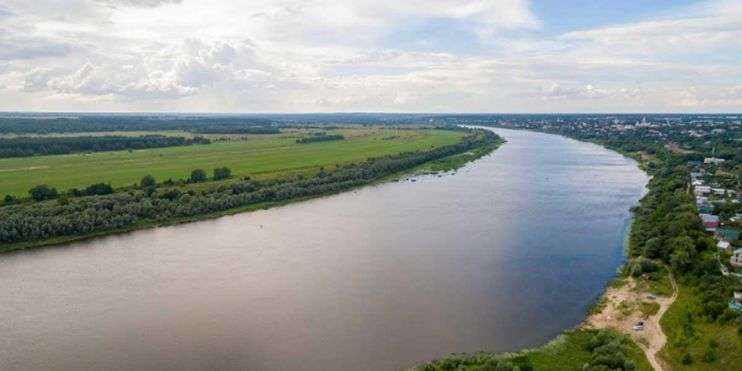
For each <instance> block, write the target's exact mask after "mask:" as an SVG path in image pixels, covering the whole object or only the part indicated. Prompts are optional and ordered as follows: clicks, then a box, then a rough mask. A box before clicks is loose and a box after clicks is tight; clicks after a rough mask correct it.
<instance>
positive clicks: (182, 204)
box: [0, 130, 498, 244]
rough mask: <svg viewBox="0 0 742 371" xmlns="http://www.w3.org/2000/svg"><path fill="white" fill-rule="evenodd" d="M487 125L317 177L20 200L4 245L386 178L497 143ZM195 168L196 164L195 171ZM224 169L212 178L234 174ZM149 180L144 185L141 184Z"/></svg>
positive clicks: (7, 216) (198, 176)
mask: <svg viewBox="0 0 742 371" xmlns="http://www.w3.org/2000/svg"><path fill="white" fill-rule="evenodd" d="M497 140H498V137H497V136H496V135H495V134H494V133H492V132H490V131H482V130H477V131H472V133H471V134H469V135H467V136H466V137H465V138H464V139H463V140H462V141H461V142H459V143H456V144H452V145H448V146H443V147H438V148H434V149H431V150H428V151H415V152H405V153H400V154H397V155H390V156H383V157H376V158H369V159H367V160H366V161H363V162H360V163H352V164H347V165H342V166H339V167H336V168H335V169H334V170H332V171H327V170H325V169H321V171H320V172H319V173H318V174H316V176H311V177H305V176H302V175H298V176H293V177H287V178H277V179H272V180H265V181H257V180H252V179H250V178H243V179H241V180H239V181H236V182H232V183H229V184H225V183H216V184H215V185H214V186H212V187H205V188H204V189H200V188H199V190H194V189H182V188H179V187H168V186H162V187H159V186H158V187H152V184H155V185H156V182H154V178H151V179H150V178H147V180H146V181H145V179H143V180H142V182H141V184H140V185H145V186H146V185H147V184H148V185H150V187H146V188H144V187H139V189H128V190H126V191H123V192H114V193H112V194H107V195H96V196H86V197H76V198H69V199H67V200H65V202H63V203H61V202H56V203H55V202H40V203H21V204H12V205H7V206H4V207H0V243H2V244H11V243H18V242H38V241H43V240H47V239H51V238H57V237H64V236H82V235H88V234H92V233H101V232H105V231H115V230H122V229H130V228H135V227H136V226H138V225H144V224H156V223H158V222H167V221H172V220H178V219H184V218H192V217H196V216H200V215H208V214H214V213H218V212H221V211H225V210H229V209H234V208H238V207H244V206H248V205H252V204H256V203H263V202H281V201H286V200H291V199H296V198H303V197H312V196H318V195H324V194H331V193H336V192H340V191H344V190H348V189H350V188H353V187H357V186H360V185H364V184H368V183H370V182H372V181H374V180H376V179H379V178H382V177H384V176H387V175H390V174H394V173H397V172H401V171H404V170H408V169H411V168H413V167H415V166H418V165H421V164H423V163H425V162H428V161H432V160H435V159H440V158H443V157H447V156H450V155H454V154H459V153H463V152H467V151H469V150H472V149H474V148H478V147H480V146H484V145H488V144H492V143H495V142H496V141H497ZM197 170H198V169H197ZM228 170H229V169H226V168H220V169H219V171H215V172H214V177H217V176H230V175H231V172H230V171H228ZM202 172H203V170H201V171H196V170H194V172H192V174H191V181H203V180H204V179H203V175H204V174H202ZM144 183H146V184H144Z"/></svg>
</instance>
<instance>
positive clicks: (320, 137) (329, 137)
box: [296, 134, 345, 144]
mask: <svg viewBox="0 0 742 371" xmlns="http://www.w3.org/2000/svg"><path fill="white" fill-rule="evenodd" d="M344 139H345V137H344V136H343V135H341V134H316V135H312V136H309V137H304V138H299V139H297V140H296V143H299V144H309V143H318V142H330V141H333V140H344Z"/></svg>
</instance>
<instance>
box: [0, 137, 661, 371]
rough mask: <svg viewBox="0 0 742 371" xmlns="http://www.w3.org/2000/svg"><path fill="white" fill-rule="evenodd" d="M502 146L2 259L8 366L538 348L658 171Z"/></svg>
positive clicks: (410, 360)
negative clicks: (332, 192)
mask: <svg viewBox="0 0 742 371" xmlns="http://www.w3.org/2000/svg"><path fill="white" fill-rule="evenodd" d="M497 132H499V133H500V134H502V135H503V136H505V137H506V138H507V139H508V141H509V142H508V143H507V144H506V145H504V146H502V147H501V148H500V149H499V150H497V151H496V152H494V153H493V154H492V155H490V156H487V157H485V158H483V159H481V160H479V161H477V162H475V163H473V164H470V165H469V166H467V167H466V168H464V169H462V170H460V171H459V172H458V174H457V175H453V176H444V177H440V178H439V177H436V176H427V177H422V178H419V179H418V181H417V182H414V183H412V182H402V183H389V184H384V185H380V186H375V187H368V188H364V189H360V190H357V191H354V192H348V193H344V194H340V195H336V196H331V197H326V198H322V199H316V200H312V201H308V202H303V203H299V204H294V205H288V206H285V207H281V208H276V209H271V210H266V211H258V212H254V213H247V214H240V215H235V216H229V217H224V218H220V219H216V220H210V221H203V222H197V223H191V224H186V225H180V226H174V227H167V228H158V229H152V230H145V231H139V232H134V233H129V234H124V235H119V236H112V237H107V238H101V239H96V240H92V241H88V242H81V243H74V244H71V245H69V246H67V247H63V248H52V249H42V250H36V251H28V252H20V253H15V254H8V255H3V256H0V282H2V285H0V297H2V301H0V332H2V334H3V336H2V337H0V363H2V365H1V366H2V367H0V368H2V369H3V370H130V369H136V370H167V369H177V370H206V369H209V370H213V369H219V370H349V369H353V370H395V369H402V368H405V367H409V366H412V365H414V364H415V363H417V362H419V361H423V360H428V359H431V358H436V357H438V356H441V355H444V354H447V353H451V352H460V351H468V352H471V351H477V350H492V351H507V350H514V349H518V348H521V347H525V346H535V345H539V344H541V343H544V342H545V341H547V340H549V339H550V338H552V337H553V336H555V335H556V334H558V333H559V332H560V331H562V330H564V329H565V328H568V327H571V326H574V325H576V324H578V323H579V321H580V320H581V318H582V315H583V313H584V307H585V305H586V304H588V303H589V302H590V301H591V300H592V299H594V298H595V297H596V296H597V295H599V294H600V292H601V290H602V287H603V286H604V283H605V282H606V281H607V280H608V279H609V278H610V276H611V275H612V274H613V273H614V272H615V269H616V267H617V266H618V265H619V264H620V262H621V259H622V257H621V243H622V238H623V233H624V231H625V228H626V226H627V225H628V218H629V213H628V209H629V207H630V206H631V205H633V204H634V203H635V202H636V201H637V200H638V198H639V197H640V196H641V195H642V193H643V188H644V185H645V183H646V182H647V177H646V176H645V175H644V174H643V173H642V172H640V171H639V170H638V169H637V167H636V165H635V163H634V162H633V161H631V160H628V159H625V158H623V157H621V156H620V155H618V154H615V153H613V152H609V151H607V150H605V149H602V148H600V147H598V146H595V145H592V144H586V143H580V142H577V141H573V140H570V139H565V138H561V137H556V136H549V135H544V134H538V133H531V132H517V131H508V130H500V129H498V130H497Z"/></svg>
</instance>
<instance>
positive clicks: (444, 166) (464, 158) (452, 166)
mask: <svg viewBox="0 0 742 371" xmlns="http://www.w3.org/2000/svg"><path fill="white" fill-rule="evenodd" d="M503 143H505V140H504V139H502V138H500V139H499V140H498V141H497V142H496V143H493V144H491V145H488V146H484V147H480V148H475V149H473V150H471V151H468V152H466V153H462V154H459V155H456V156H450V157H446V158H443V159H440V160H436V161H432V162H430V163H429V164H425V165H423V166H421V168H420V169H418V170H420V171H431V172H445V171H451V170H456V169H458V168H460V167H462V166H464V165H465V164H466V163H468V162H471V161H474V160H476V159H478V158H480V157H483V156H486V155H487V154H489V153H491V152H492V151H494V150H495V149H497V147H499V146H500V145H502V144H503Z"/></svg>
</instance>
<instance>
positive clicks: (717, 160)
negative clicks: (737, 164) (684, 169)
mask: <svg viewBox="0 0 742 371" xmlns="http://www.w3.org/2000/svg"><path fill="white" fill-rule="evenodd" d="M724 161H726V160H724V159H723V158H716V157H706V158H704V159H703V163H704V164H715V165H718V164H721V163H723V162H724Z"/></svg>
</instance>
